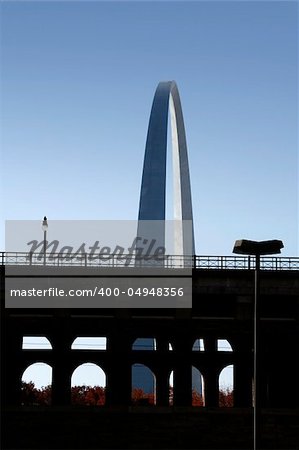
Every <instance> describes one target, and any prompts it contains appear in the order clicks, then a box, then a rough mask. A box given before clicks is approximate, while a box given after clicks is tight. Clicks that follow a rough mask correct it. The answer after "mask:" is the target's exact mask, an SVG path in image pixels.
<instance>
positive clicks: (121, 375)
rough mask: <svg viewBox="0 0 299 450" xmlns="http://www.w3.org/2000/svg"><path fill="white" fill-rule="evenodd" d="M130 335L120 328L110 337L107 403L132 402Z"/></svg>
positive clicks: (116, 404) (126, 404) (121, 403)
mask: <svg viewBox="0 0 299 450" xmlns="http://www.w3.org/2000/svg"><path fill="white" fill-rule="evenodd" d="M130 352H131V349H130V348H129V340H128V337H127V336H126V335H125V334H123V333H122V332H121V331H120V330H119V331H118V333H117V335H116V334H114V335H112V336H110V337H109V339H108V347H107V353H108V369H107V374H106V375H107V387H106V404H107V405H111V406H112V405H115V406H129V405H130V404H131V385H132V382H131V379H132V375H131V372H132V368H131V362H130V357H129V356H130Z"/></svg>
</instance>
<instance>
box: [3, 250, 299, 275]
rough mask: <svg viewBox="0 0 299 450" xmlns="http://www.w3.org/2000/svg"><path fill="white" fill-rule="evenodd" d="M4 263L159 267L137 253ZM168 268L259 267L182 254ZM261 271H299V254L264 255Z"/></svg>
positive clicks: (244, 259)
mask: <svg viewBox="0 0 299 450" xmlns="http://www.w3.org/2000/svg"><path fill="white" fill-rule="evenodd" d="M0 264H1V265H3V266H5V265H19V266H27V265H35V266H37V265H39V266H43V265H47V266H54V267H63V266H68V267H69V266H76V267H84V266H85V267H137V266H138V265H139V266H144V265H146V266H147V267H150V266H151V265H152V266H156V265H157V261H156V260H154V259H152V260H151V259H148V260H146V262H144V260H141V261H140V260H138V259H135V255H133V254H127V255H109V257H107V255H101V254H98V255H94V256H92V257H90V256H89V255H88V254H80V255H78V254H68V255H65V254H64V255H63V254H60V253H46V255H44V254H41V253H23V252H0ZM164 267H166V268H182V267H192V268H196V269H208V270H222V269H224V270H253V269H255V257H254V256H204V255H194V256H178V255H165V262H164ZM260 268H261V270H272V271H273V270H278V271H281V270H285V271H286V270H292V271H294V270H297V271H299V257H276V256H271V257H269V256H265V257H262V258H261V264H260Z"/></svg>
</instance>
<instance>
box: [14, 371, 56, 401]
mask: <svg viewBox="0 0 299 450" xmlns="http://www.w3.org/2000/svg"><path fill="white" fill-rule="evenodd" d="M51 402H52V367H51V366H50V365H49V364H46V363H43V362H36V363H33V364H31V365H30V366H28V367H27V368H26V369H25V370H24V372H23V375H22V378H21V404H22V405H27V406H35V405H36V406H37V405H50V404H51Z"/></svg>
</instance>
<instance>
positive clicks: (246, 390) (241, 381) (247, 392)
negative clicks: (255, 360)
mask: <svg viewBox="0 0 299 450" xmlns="http://www.w3.org/2000/svg"><path fill="white" fill-rule="evenodd" d="M252 377H253V373H252V354H251V353H248V354H244V355H242V357H239V358H238V359H237V360H236V362H235V364H234V406H236V407H244V408H248V407H252Z"/></svg>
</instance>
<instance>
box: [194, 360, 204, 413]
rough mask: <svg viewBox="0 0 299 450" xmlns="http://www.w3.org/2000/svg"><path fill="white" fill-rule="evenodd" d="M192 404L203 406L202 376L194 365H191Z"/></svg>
mask: <svg viewBox="0 0 299 450" xmlns="http://www.w3.org/2000/svg"><path fill="white" fill-rule="evenodd" d="M192 406H205V398H204V378H203V375H202V373H201V372H200V371H199V369H198V368H197V367H194V366H192Z"/></svg>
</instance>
